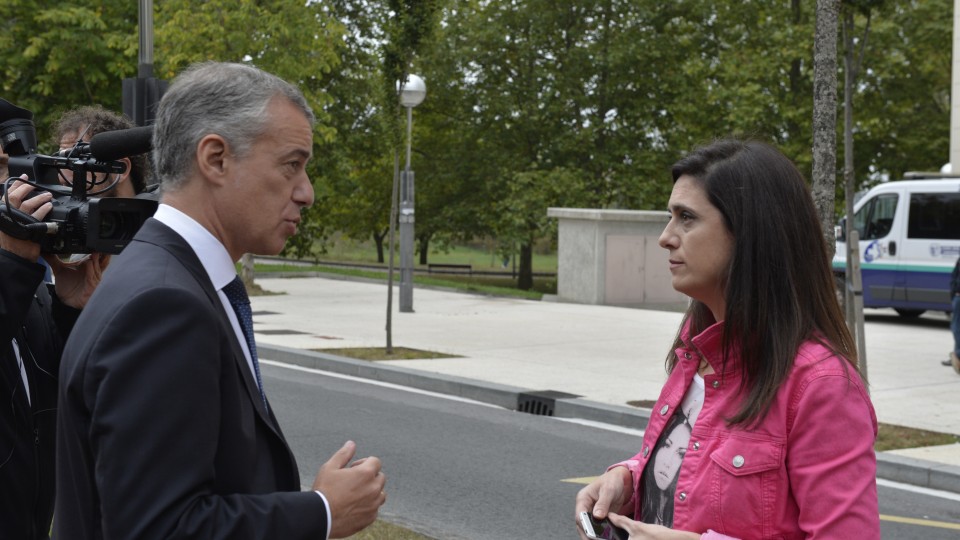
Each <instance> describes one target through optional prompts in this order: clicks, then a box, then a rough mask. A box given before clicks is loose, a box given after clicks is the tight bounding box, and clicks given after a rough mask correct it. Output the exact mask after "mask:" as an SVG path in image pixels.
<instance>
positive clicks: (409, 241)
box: [400, 107, 415, 313]
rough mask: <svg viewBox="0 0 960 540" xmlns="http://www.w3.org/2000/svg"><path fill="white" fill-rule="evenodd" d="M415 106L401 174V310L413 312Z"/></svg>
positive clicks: (410, 113) (409, 116) (410, 111)
mask: <svg viewBox="0 0 960 540" xmlns="http://www.w3.org/2000/svg"><path fill="white" fill-rule="evenodd" d="M412 135H413V107H407V167H406V169H405V170H404V171H403V173H402V174H401V175H400V312H401V313H413V238H414V222H415V218H414V182H413V170H411V169H410V147H411V144H412Z"/></svg>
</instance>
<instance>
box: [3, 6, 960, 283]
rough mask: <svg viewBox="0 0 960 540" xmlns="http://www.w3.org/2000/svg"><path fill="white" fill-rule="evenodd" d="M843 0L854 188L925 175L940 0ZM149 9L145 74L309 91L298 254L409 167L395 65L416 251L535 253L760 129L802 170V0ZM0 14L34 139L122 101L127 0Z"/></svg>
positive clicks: (374, 213)
mask: <svg viewBox="0 0 960 540" xmlns="http://www.w3.org/2000/svg"><path fill="white" fill-rule="evenodd" d="M843 6H844V8H845V9H849V10H854V12H855V14H856V15H855V26H856V28H857V29H858V30H862V29H863V28H864V27H865V25H866V20H867V16H869V17H870V25H871V27H870V28H871V30H870V35H869V42H868V46H867V47H866V48H865V49H864V51H865V56H864V58H863V63H862V67H861V70H860V73H859V77H858V84H857V86H856V94H855V95H854V96H853V98H854V109H855V115H854V119H855V127H854V130H855V131H854V133H855V151H856V155H855V164H856V178H857V187H858V188H859V187H864V186H865V185H866V184H868V183H870V182H875V181H877V180H878V179H880V178H883V177H892V178H896V177H898V176H900V175H901V174H902V173H903V171H905V170H915V169H927V170H929V169H934V170H935V169H939V167H940V166H941V165H942V164H943V163H944V162H945V161H947V159H948V157H947V156H948V146H949V113H950V94H949V91H950V69H951V57H950V55H951V50H952V49H951V46H950V44H951V41H950V40H951V36H952V11H953V6H952V3H951V2H949V1H948V0H926V1H920V0H907V1H905V2H889V1H884V0H844V2H843ZM155 9H156V13H155V25H156V39H155V47H156V51H155V58H156V61H155V66H154V67H155V73H156V76H157V77H160V78H164V79H170V78H172V77H173V76H174V75H175V74H176V73H178V72H179V71H180V70H182V69H183V68H184V67H185V66H187V65H188V64H190V63H192V62H195V61H198V60H207V59H214V60H229V61H239V62H252V63H254V64H256V65H258V66H260V67H262V68H264V69H267V70H268V71H271V72H273V73H276V74H278V75H279V76H281V77H283V78H285V79H288V80H291V81H295V82H297V83H298V84H299V85H300V86H301V88H303V90H304V93H305V94H306V95H307V98H308V100H309V101H310V103H311V105H312V106H313V107H314V110H315V112H316V113H317V115H318V118H319V123H318V127H317V130H316V139H315V143H316V145H315V148H314V154H315V157H314V160H313V161H312V162H311V165H310V173H311V177H312V178H313V179H314V184H315V188H316V192H317V203H316V205H315V206H314V207H313V208H311V209H310V210H309V211H308V212H307V214H306V220H305V221H304V225H303V227H302V229H301V232H300V234H299V235H298V236H297V237H296V238H294V239H293V241H292V242H291V243H290V245H289V246H288V252H290V253H296V254H299V255H302V256H309V255H315V254H316V253H315V251H314V250H315V249H316V246H318V245H319V246H320V248H319V249H320V250H321V251H322V249H323V240H324V239H325V238H326V237H327V236H329V235H332V234H333V233H334V232H342V233H345V234H347V235H349V236H350V237H352V238H356V239H365V240H366V239H371V238H379V239H381V241H382V238H383V236H384V235H385V234H386V231H387V228H388V226H389V205H390V195H391V186H392V180H393V175H394V163H395V161H394V159H395V155H399V156H400V160H401V162H402V161H403V160H404V156H403V149H404V148H405V139H404V136H405V133H406V122H405V115H404V111H403V109H402V108H401V107H399V106H398V103H397V88H396V82H397V81H398V80H401V79H403V78H404V77H405V76H406V74H408V73H410V72H415V73H417V74H419V75H421V76H422V77H423V78H424V80H425V81H426V82H427V86H428V95H427V98H426V100H425V101H424V103H423V104H421V105H420V106H419V107H417V108H416V109H415V110H414V115H413V118H414V129H413V140H412V148H413V159H412V168H413V169H414V170H415V171H416V179H417V214H416V215H417V235H418V237H419V238H420V239H421V241H423V242H429V243H430V245H438V244H439V245H443V244H447V243H450V242H453V241H458V240H465V239H469V238H471V237H477V236H496V237H499V241H501V242H502V243H503V244H511V245H512V244H513V243H515V242H520V243H526V244H527V245H529V244H532V243H533V242H534V241H536V240H538V239H539V238H542V237H544V236H550V235H553V234H554V231H553V224H552V223H551V222H550V220H547V219H546V218H545V215H546V209H547V207H548V206H552V205H569V206H583V207H604V208H630V209H659V208H663V207H664V205H665V203H666V201H667V198H668V196H669V193H670V189H671V187H672V186H671V182H670V178H669V167H670V165H671V163H673V162H674V161H675V160H676V159H677V158H678V157H680V156H681V155H683V154H684V153H685V152H687V151H689V150H690V149H692V148H693V147H694V146H696V145H698V144H702V143H705V142H709V141H710V140H712V139H714V138H716V137H722V136H726V135H730V134H739V135H746V136H753V137H756V138H760V139H763V140H768V141H771V142H773V143H775V144H777V145H778V146H780V147H781V148H782V149H783V150H784V152H785V153H786V154H787V155H788V156H790V157H791V158H793V159H794V160H795V161H796V162H797V163H798V165H799V166H800V168H801V170H803V171H805V172H806V173H808V176H809V172H810V168H811V162H812V157H811V152H812V127H811V123H812V106H813V90H812V86H813V85H812V50H813V34H814V32H813V23H814V20H813V19H814V17H813V15H814V12H813V5H812V4H811V3H809V2H800V1H792V2H783V1H782V0H738V1H730V0H727V1H717V0H676V1H673V2H654V1H652V0H506V1H490V0H461V1H457V2H453V1H450V0H385V1H370V0H327V1H324V2H303V3H300V2H287V1H283V0H258V1H253V0H208V1H205V2H191V1H188V0H165V1H164V2H158V3H157V4H156V8H155ZM0 13H3V14H4V20H3V21H2V22H0V27H2V30H3V31H2V32H0V58H3V61H2V64H0V65H2V66H3V72H2V74H3V79H2V82H0V85H2V86H0V87H2V94H3V97H4V98H6V99H8V100H10V101H12V102H14V103H15V104H17V105H20V106H22V107H25V108H28V109H31V110H33V111H34V113H35V114H36V115H37V124H38V132H39V134H40V135H41V139H42V138H43V136H44V135H45V134H46V133H47V132H48V126H49V124H50V122H51V121H52V120H53V119H55V118H56V117H58V116H59V114H60V113H61V112H62V111H63V110H65V109H67V108H70V107H75V106H78V105H84V104H90V103H101V104H103V105H104V106H106V107H108V108H112V109H119V108H120V88H121V87H120V80H121V79H123V78H125V77H132V76H134V75H135V74H136V63H137V46H138V36H137V20H138V19H137V5H136V3H135V2H129V1H120V0H105V1H100V2H90V1H85V0H80V1H74V2H69V3H66V4H57V5H56V6H53V5H48V4H47V3H42V2H36V1H26V0H0ZM859 35H862V34H859ZM858 39H860V38H859V37H858ZM839 64H840V66H841V69H842V64H843V63H842V62H840V63H839ZM838 76H842V73H838ZM838 140H841V141H842V138H838ZM838 150H839V149H838ZM838 155H842V152H838ZM401 165H402V163H401ZM838 168H839V167H838ZM521 269H522V270H526V269H525V268H521Z"/></svg>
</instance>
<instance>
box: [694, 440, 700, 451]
mask: <svg viewBox="0 0 960 540" xmlns="http://www.w3.org/2000/svg"><path fill="white" fill-rule="evenodd" d="M693 449H694V450H699V449H700V441H697V442H695V443H693Z"/></svg>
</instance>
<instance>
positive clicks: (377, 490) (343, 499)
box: [313, 441, 387, 538]
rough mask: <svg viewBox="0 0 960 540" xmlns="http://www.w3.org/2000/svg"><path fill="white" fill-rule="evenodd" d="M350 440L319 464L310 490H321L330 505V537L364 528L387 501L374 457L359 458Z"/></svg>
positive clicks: (382, 478) (341, 535) (345, 535)
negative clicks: (356, 456)
mask: <svg viewBox="0 0 960 540" xmlns="http://www.w3.org/2000/svg"><path fill="white" fill-rule="evenodd" d="M356 452H357V445H356V444H355V443H354V442H353V441H347V443H346V444H344V445H343V447H342V448H341V449H340V450H337V453H335V454H334V455H333V457H331V458H330V459H329V460H328V461H327V462H326V463H324V464H323V465H322V466H321V467H320V472H318V473H317V478H316V479H315V480H314V481H313V489H314V490H315V491H319V492H320V493H323V496H324V497H326V498H327V502H328V503H329V504H330V521H331V524H330V526H331V527H330V538H344V537H347V536H350V535H351V534H354V533H355V532H357V531H359V530H361V529H364V528H365V527H367V526H368V525H370V524H371V523H373V521H374V520H375V519H377V512H378V511H379V510H380V507H381V506H382V505H383V503H384V502H386V500H387V494H386V492H384V490H383V487H384V485H385V484H386V482H387V478H386V476H384V475H383V473H382V472H381V471H380V460H379V459H378V458H375V457H368V458H364V459H359V460H357V461H355V462H353V463H352V464H351V463H350V460H351V459H353V456H354V454H356Z"/></svg>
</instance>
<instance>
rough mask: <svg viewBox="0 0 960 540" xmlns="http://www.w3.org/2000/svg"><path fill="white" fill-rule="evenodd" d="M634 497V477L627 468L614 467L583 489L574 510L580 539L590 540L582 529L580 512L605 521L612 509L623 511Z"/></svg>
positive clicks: (578, 494)
mask: <svg viewBox="0 0 960 540" xmlns="http://www.w3.org/2000/svg"><path fill="white" fill-rule="evenodd" d="M632 497H633V477H632V476H631V474H630V471H629V470H627V468H626V467H614V468H613V469H610V470H609V471H607V472H605V473H603V475H602V476H600V478H597V479H596V480H594V481H593V482H590V484H589V485H588V486H587V487H585V488H583V489H581V490H580V492H579V493H577V499H576V505H575V508H574V520H575V521H576V523H577V532H578V533H579V534H580V538H581V539H582V540H588V539H587V537H586V535H584V534H583V530H582V529H581V528H580V512H590V513H591V514H592V515H593V517H595V518H597V519H603V518H605V517H607V513H608V512H610V508H611V507H612V508H615V509H617V510H620V511H622V509H623V507H624V506H625V505H626V504H627V503H629V502H630V499H631V498H632ZM624 519H626V518H624Z"/></svg>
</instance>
